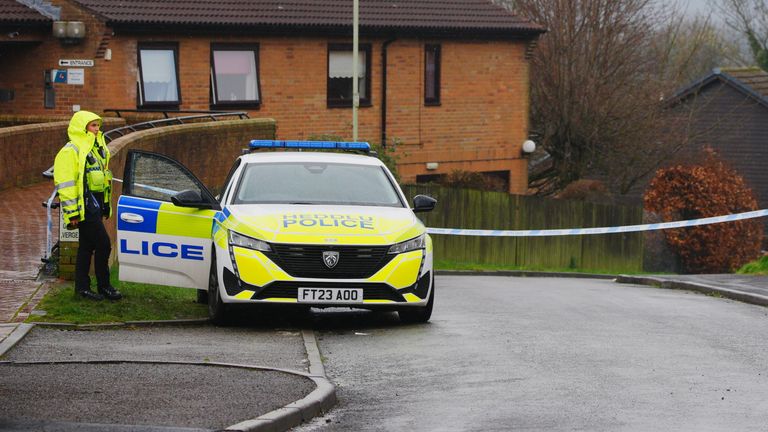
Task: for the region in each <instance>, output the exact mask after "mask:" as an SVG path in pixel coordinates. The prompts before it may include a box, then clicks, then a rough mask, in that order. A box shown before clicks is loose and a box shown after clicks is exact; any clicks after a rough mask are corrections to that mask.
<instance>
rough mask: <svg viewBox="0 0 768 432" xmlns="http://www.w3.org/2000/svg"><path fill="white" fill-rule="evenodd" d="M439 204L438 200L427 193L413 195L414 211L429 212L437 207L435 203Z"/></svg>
mask: <svg viewBox="0 0 768 432" xmlns="http://www.w3.org/2000/svg"><path fill="white" fill-rule="evenodd" d="M436 204H437V200H436V199H434V198H432V197H429V196H426V195H416V196H415V197H413V209H412V210H413V212H414V213H421V212H429V211H432V210H434V209H435V205H436Z"/></svg>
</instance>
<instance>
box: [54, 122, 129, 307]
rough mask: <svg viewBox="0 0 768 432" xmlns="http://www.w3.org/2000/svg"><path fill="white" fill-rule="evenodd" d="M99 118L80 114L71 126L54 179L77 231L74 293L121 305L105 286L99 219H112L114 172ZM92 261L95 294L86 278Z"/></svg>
mask: <svg viewBox="0 0 768 432" xmlns="http://www.w3.org/2000/svg"><path fill="white" fill-rule="evenodd" d="M100 129H101V117H99V116H98V115H96V114H94V113H92V112H88V111H78V112H76V113H75V115H74V116H72V120H70V122H69V128H68V129H67V134H68V135H69V142H68V143H67V144H66V145H65V146H64V147H62V148H61V150H59V153H58V154H57V155H56V161H55V162H54V165H53V180H54V183H55V184H56V190H57V191H58V194H59V201H60V202H61V203H60V204H61V211H62V215H63V217H64V219H65V222H67V228H69V229H75V228H77V229H78V233H79V235H80V244H79V248H78V251H77V261H76V263H75V293H76V294H77V295H79V296H81V297H84V298H87V299H91V300H102V299H103V298H104V297H106V298H107V299H109V300H119V299H121V298H122V297H123V296H122V294H120V292H119V291H117V290H116V289H115V288H114V287H112V285H110V283H109V254H110V252H111V251H112V246H111V242H110V240H109V234H107V230H106V229H105V228H104V222H103V221H102V218H108V217H110V216H111V215H112V206H111V192H112V172H111V171H110V170H109V157H110V154H109V149H108V148H107V145H106V142H105V141H104V135H103V134H102V132H101V130H100ZM92 256H95V258H94V260H93V261H94V266H95V273H96V284H97V287H98V293H95V292H93V291H91V278H90V277H89V276H88V273H89V271H90V267H91V257H92Z"/></svg>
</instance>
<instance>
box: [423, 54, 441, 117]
mask: <svg viewBox="0 0 768 432" xmlns="http://www.w3.org/2000/svg"><path fill="white" fill-rule="evenodd" d="M424 105H440V45H425V46H424Z"/></svg>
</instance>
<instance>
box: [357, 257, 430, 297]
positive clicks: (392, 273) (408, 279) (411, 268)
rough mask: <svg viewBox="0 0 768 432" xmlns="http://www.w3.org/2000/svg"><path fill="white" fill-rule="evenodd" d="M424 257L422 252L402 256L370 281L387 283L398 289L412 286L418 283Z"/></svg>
mask: <svg viewBox="0 0 768 432" xmlns="http://www.w3.org/2000/svg"><path fill="white" fill-rule="evenodd" d="M422 255H423V253H422V251H421V250H415V251H411V252H406V253H403V254H400V255H398V256H396V257H395V258H394V259H393V260H392V261H390V262H388V263H387V265H385V266H384V268H382V269H381V270H379V271H378V272H376V274H375V275H373V276H371V277H370V278H369V279H368V281H370V282H385V283H387V284H389V285H391V286H392V287H393V288H396V289H402V288H405V287H408V286H411V285H413V284H415V283H416V279H417V278H418V276H419V268H420V267H421V257H422Z"/></svg>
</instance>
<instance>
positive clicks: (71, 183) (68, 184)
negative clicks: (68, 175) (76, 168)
mask: <svg viewBox="0 0 768 432" xmlns="http://www.w3.org/2000/svg"><path fill="white" fill-rule="evenodd" d="M74 185H75V181H74V180H70V181H66V182H63V183H59V184H57V185H56V190H60V189H64V188H68V187H71V186H74Z"/></svg>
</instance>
